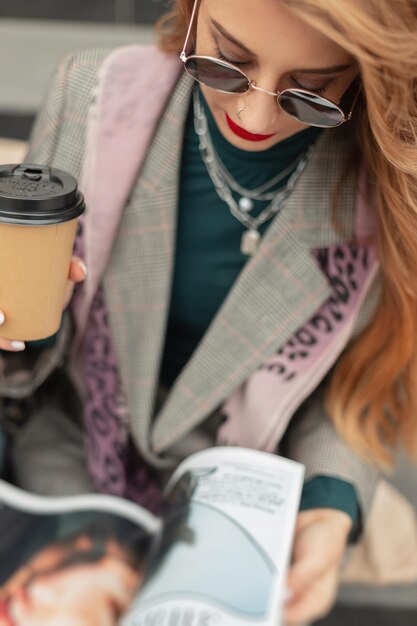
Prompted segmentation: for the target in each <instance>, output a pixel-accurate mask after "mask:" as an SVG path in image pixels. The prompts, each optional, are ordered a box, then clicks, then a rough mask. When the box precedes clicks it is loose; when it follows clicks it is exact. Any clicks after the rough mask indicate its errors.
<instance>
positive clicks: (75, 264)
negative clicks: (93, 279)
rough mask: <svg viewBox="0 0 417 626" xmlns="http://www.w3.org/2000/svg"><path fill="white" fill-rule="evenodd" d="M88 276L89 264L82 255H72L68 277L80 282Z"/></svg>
mask: <svg viewBox="0 0 417 626" xmlns="http://www.w3.org/2000/svg"><path fill="white" fill-rule="evenodd" d="M86 276H87V266H86V264H85V263H84V261H83V260H82V259H80V257H75V256H74V257H72V259H71V265H70V270H69V275H68V278H69V280H71V281H73V282H74V283H79V282H81V281H82V280H84V279H85V277H86Z"/></svg>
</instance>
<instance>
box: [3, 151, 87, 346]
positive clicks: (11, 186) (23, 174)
mask: <svg viewBox="0 0 417 626" xmlns="http://www.w3.org/2000/svg"><path fill="white" fill-rule="evenodd" d="M84 210H85V205H84V198H83V196H82V194H81V193H80V191H79V190H78V186H77V181H76V179H75V178H74V177H73V176H71V175H70V174H68V173H66V172H64V171H62V170H59V169H56V168H53V167H45V166H40V165H34V164H29V163H23V164H20V165H0V309H1V310H2V311H3V313H4V315H5V322H4V323H3V324H2V326H0V336H1V337H2V338H4V339H12V340H21V341H32V340H37V339H44V338H45V337H49V336H51V335H53V334H55V333H56V332H57V331H58V329H59V327H60V324H61V317H62V309H63V306H64V301H65V294H66V287H67V284H68V275H69V268H70V263H71V257H72V251H73V245H74V239H75V235H76V228H77V220H78V217H79V216H80V215H81V214H82V213H83V211H84Z"/></svg>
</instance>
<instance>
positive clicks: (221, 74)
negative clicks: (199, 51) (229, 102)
mask: <svg viewBox="0 0 417 626" xmlns="http://www.w3.org/2000/svg"><path fill="white" fill-rule="evenodd" d="M185 69H186V70H187V72H188V73H189V74H191V76H192V77H193V78H195V80H197V81H198V82H199V83H203V85H206V87H211V88H212V89H217V90H219V91H224V92H226V93H245V91H247V90H248V89H249V82H248V79H247V78H246V76H244V75H243V74H241V73H240V72H239V71H238V70H234V69H233V68H231V67H227V66H226V65H223V64H222V63H218V62H216V61H212V60H211V59H205V58H199V57H194V58H191V59H187V61H186V63H185Z"/></svg>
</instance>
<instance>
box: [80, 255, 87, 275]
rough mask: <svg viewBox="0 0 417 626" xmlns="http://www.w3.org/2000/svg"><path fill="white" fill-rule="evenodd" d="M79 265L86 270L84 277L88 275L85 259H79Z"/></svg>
mask: <svg viewBox="0 0 417 626" xmlns="http://www.w3.org/2000/svg"><path fill="white" fill-rule="evenodd" d="M78 265H79V266H80V267H81V268H82V270H83V272H84V278H85V277H86V276H87V271H88V270H87V266H86V264H85V263H84V261H82V260H81V259H80V260H79V261H78Z"/></svg>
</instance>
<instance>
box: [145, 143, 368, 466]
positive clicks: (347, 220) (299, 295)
mask: <svg viewBox="0 0 417 626" xmlns="http://www.w3.org/2000/svg"><path fill="white" fill-rule="evenodd" d="M349 143H350V139H349V137H348V136H347V134H346V133H345V132H344V131H333V133H332V132H329V133H324V134H323V136H322V137H321V138H320V140H319V142H318V145H317V147H316V150H315V153H314V155H313V157H312V159H311V161H310V163H309V164H308V165H307V168H306V170H305V172H304V174H303V176H302V177H301V179H300V180H299V183H298V185H297V187H296V189H295V191H294V192H293V194H292V196H291V197H290V199H289V201H288V203H287V206H286V207H285V209H284V210H283V212H282V213H281V214H279V215H278V216H277V217H276V218H275V219H274V221H273V222H272V223H271V225H270V228H269V229H268V231H267V233H266V235H265V236H264V240H263V242H262V245H261V247H260V249H259V252H258V253H257V255H256V256H255V257H254V258H252V259H250V260H249V261H248V263H247V265H246V266H245V268H244V270H243V272H242V274H241V275H240V277H239V279H238V280H237V281H236V283H235V285H234V286H233V288H232V289H231V291H230V293H229V295H228V297H227V299H226V300H225V302H224V303H223V306H222V307H221V309H220V310H219V312H218V314H217V316H216V318H215V319H214V320H213V322H212V325H211V326H210V328H209V330H208V332H207V333H206V335H205V337H204V338H203V340H202V342H201V344H200V345H199V346H198V347H197V350H196V351H195V353H194V355H193V356H192V358H191V360H190V361H189V363H188V364H187V366H186V367H185V368H184V370H183V372H182V373H181V374H180V376H179V378H178V380H177V381H176V383H175V385H174V387H173V389H172V390H171V393H170V395H169V396H168V399H167V401H166V403H165V405H164V406H163V407H162V410H161V412H160V414H159V415H158V416H157V418H156V420H155V424H154V427H153V429H152V441H151V445H152V448H153V450H154V452H156V453H157V454H161V453H163V452H165V451H166V450H168V448H169V447H170V446H171V445H173V443H175V442H176V441H177V440H178V439H180V438H181V437H182V436H183V435H185V434H186V433H187V432H189V431H191V430H192V429H193V428H195V427H196V426H197V425H198V424H199V423H200V422H201V421H203V420H204V419H205V418H206V417H208V416H209V415H210V413H211V412H212V411H213V410H214V409H215V408H216V407H217V406H218V405H220V404H221V403H222V402H223V401H224V400H225V399H226V398H227V397H228V396H229V395H230V394H231V393H232V392H233V391H234V390H235V389H236V388H237V387H238V386H239V385H240V384H241V383H242V382H243V381H244V380H246V379H247V378H248V376H249V375H250V374H251V373H252V372H253V371H255V370H256V368H257V367H259V366H260V365H261V364H262V363H263V362H264V361H265V360H266V359H267V358H268V357H270V356H271V355H272V354H274V353H275V352H276V351H277V350H278V349H279V347H280V346H281V345H283V343H284V342H285V340H286V339H287V338H288V336H291V335H292V334H293V333H294V332H295V331H296V330H297V329H298V328H299V327H300V326H301V325H302V323H303V322H304V321H305V320H306V319H308V318H309V317H310V316H312V314H313V313H314V312H315V311H316V310H317V309H318V308H319V307H320V306H321V305H322V304H323V302H324V301H325V300H326V299H327V298H328V297H329V296H330V293H331V290H330V287H329V285H328V283H327V280H326V278H325V277H324V276H323V274H322V273H321V271H320V270H319V268H318V266H317V264H316V262H315V261H314V259H313V257H312V255H311V254H310V249H311V248H316V247H325V246H328V245H332V244H335V243H338V242H341V241H344V240H346V236H347V237H349V234H350V235H352V232H353V217H354V203H355V192H354V190H353V192H352V193H345V194H344V195H343V196H342V197H341V199H340V202H341V206H340V211H339V213H340V214H341V215H342V216H343V220H342V222H343V223H342V225H341V226H342V232H340V231H339V230H337V229H336V228H334V227H333V219H332V198H333V194H332V189H331V188H332V187H336V185H337V182H338V180H339V179H340V175H341V171H342V168H343V167H344V166H345V164H346V154H347V152H349V150H348V148H349ZM320 181H323V184H322V185H321V184H320ZM351 182H352V184H353V185H354V184H355V181H354V180H352V181H351ZM329 183H330V190H329ZM355 188H356V187H355ZM321 189H323V190H324V191H323V192H321Z"/></svg>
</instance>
